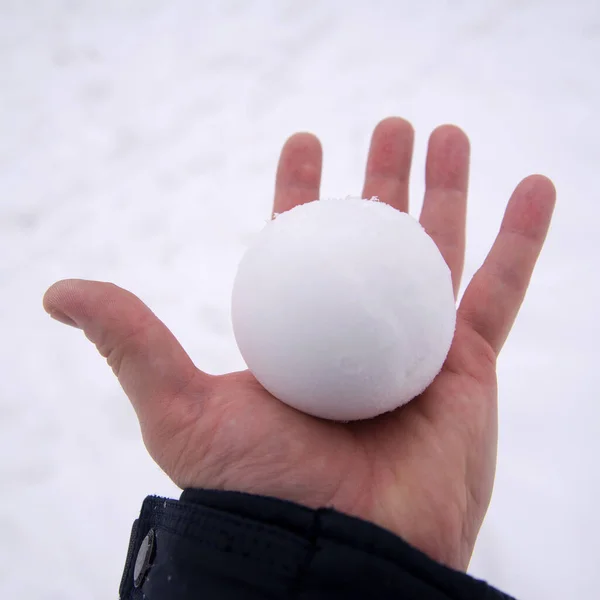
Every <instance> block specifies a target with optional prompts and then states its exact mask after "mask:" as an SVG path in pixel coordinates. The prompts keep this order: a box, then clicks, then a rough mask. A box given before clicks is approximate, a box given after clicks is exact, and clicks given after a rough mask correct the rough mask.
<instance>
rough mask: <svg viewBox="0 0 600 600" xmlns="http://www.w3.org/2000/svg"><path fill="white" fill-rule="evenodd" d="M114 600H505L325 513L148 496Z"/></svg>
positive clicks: (218, 496) (250, 501)
mask: <svg viewBox="0 0 600 600" xmlns="http://www.w3.org/2000/svg"><path fill="white" fill-rule="evenodd" d="M120 597H121V599H122V600H142V599H145V600H159V599H160V600H166V599H169V600H192V599H193V600H198V599H200V598H201V599H202V600H233V599H235V600H264V599H270V600H279V599H286V600H287V599H296V600H342V599H343V600H353V599H355V598H356V599H359V598H360V599H361V600H366V599H373V600H378V599H382V600H387V599H389V600H392V599H393V600H398V599H399V598H402V599H403V600H509V599H510V597H509V596H506V595H505V594H502V593H501V592H499V591H497V590H495V589H494V588H492V587H490V586H489V585H487V584H486V583H485V582H483V581H479V580H476V579H473V578H472V577H469V576H468V575H465V574H464V573H460V572H458V571H454V570H452V569H449V568H447V567H444V566H442V565H440V564H438V563H436V562H435V561H433V560H431V559H430V558H428V557H427V556H425V555H424V554H423V553H421V552H419V551H418V550H416V549H415V548H413V547H411V546H410V545H408V544H407V543H406V542H404V541H403V540H402V539H400V538H399V537H397V536H395V535H394V534H392V533H391V532H389V531H387V530H385V529H382V528H380V527H377V526H376V525H373V524H371V523H368V522H366V521H362V520H360V519H357V518H354V517H350V516H347V515H344V514H342V513H339V512H337V511H335V510H333V509H329V508H322V509H318V510H311V509H308V508H306V507H304V506H300V505H298V504H294V503H292V502H286V501H283V500H278V499H275V498H267V497H263V496H254V495H250V494H244V493H238V492H219V491H213V490H186V491H184V492H183V494H182V495H181V498H180V500H178V501H176V500H168V499H165V498H158V497H155V496H150V497H148V498H146V500H145V501H144V503H143V506H142V510H141V513H140V516H139V518H138V519H137V520H136V522H135V523H134V526H133V530H132V534H131V540H130V544H129V551H128V553H127V560H126V564H125V569H124V573H123V579H122V581H121V587H120Z"/></svg>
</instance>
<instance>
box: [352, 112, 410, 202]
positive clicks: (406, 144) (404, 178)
mask: <svg viewBox="0 0 600 600" xmlns="http://www.w3.org/2000/svg"><path fill="white" fill-rule="evenodd" d="M413 143H414V131H413V128H412V125H411V124H410V123H409V122H408V121H405V120H404V119H400V118H398V117H390V118H388V119H385V120H383V121H381V123H379V125H377V127H375V131H373V136H372V138H371V147H370V149H369V157H368V159H367V171H366V174H365V185H364V188H363V198H367V199H368V198H372V197H373V196H377V197H378V198H379V200H381V201H382V202H385V203H386V204H390V205H391V206H393V207H394V208H397V209H398V210H401V211H403V212H408V182H409V178H410V165H411V162H412V154H413Z"/></svg>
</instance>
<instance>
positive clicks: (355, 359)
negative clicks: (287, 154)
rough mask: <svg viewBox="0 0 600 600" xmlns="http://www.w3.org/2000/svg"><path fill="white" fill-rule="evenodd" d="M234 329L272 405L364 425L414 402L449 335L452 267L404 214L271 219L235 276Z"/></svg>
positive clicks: (301, 214)
mask: <svg viewBox="0 0 600 600" xmlns="http://www.w3.org/2000/svg"><path fill="white" fill-rule="evenodd" d="M231 312H232V325H233V331H234V334H235V339H236V342H237V345H238V348H239V350H240V352H241V354H242V357H243V358H244V360H245V362H246V364H247V365H248V368H249V369H250V371H252V373H253V374H254V376H255V377H256V378H257V379H258V381H260V383H261V384H262V385H263V386H264V387H265V388H266V389H267V390H269V392H271V393H272V394H273V395H274V396H276V397H277V398H279V399H280V400H282V401H283V402H285V403H286V404H289V405H290V406H293V407H294V408H297V409H298V410H301V411H303V412H305V413H308V414H311V415H314V416H317V417H321V418H324V419H332V420H337V421H353V420H357V419H370V418H372V417H375V416H377V415H380V414H382V413H384V412H388V411H390V410H394V409H395V408H398V407H399V406H402V405H403V404H406V403H407V402H409V401H410V400H412V399H413V398H414V397H415V396H417V395H419V394H420V393H421V392H422V391H423V390H424V389H425V388H426V387H427V386H428V385H429V384H430V383H431V382H432V381H433V379H434V377H435V376H436V375H437V374H438V373H439V372H440V369H441V368H442V365H443V363H444V361H445V360H446V356H447V354H448V350H449V349H450V344H451V342H452V338H453V335H454V327H455V323H456V310H455V305H454V292H453V289H452V278H451V275H450V269H449V268H448V265H447V264H446V262H445V261H444V258H443V257H442V255H441V253H440V251H439V250H438V248H437V246H436V245H435V242H434V241H433V240H432V239H431V238H430V237H429V235H427V233H426V232H425V230H424V229H423V227H422V226H421V225H420V224H419V222H418V221H417V220H416V219H414V218H413V217H412V216H410V215H408V214H406V213H402V212H400V211H399V210H396V209H395V208H392V207H391V206H389V205H388V204H384V203H383V202H377V201H373V200H361V199H360V198H342V199H337V200H335V199H334V200H323V201H313V202H308V203H306V204H303V205H301V206H296V207H295V208H293V209H292V210H289V211H287V212H285V213H283V214H281V215H279V216H278V217H277V218H276V219H275V220H272V221H270V222H269V223H268V224H267V225H266V226H265V227H264V228H263V229H262V231H261V232H260V234H259V235H257V236H256V239H255V241H254V243H253V244H252V245H251V246H250V248H249V249H248V250H247V251H246V253H245V254H244V256H243V258H242V261H241V263H240V266H239V267H238V270H237V273H236V276H235V281H234V284H233V293H232V309H231Z"/></svg>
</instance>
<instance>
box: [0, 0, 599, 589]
mask: <svg viewBox="0 0 600 600" xmlns="http://www.w3.org/2000/svg"><path fill="white" fill-rule="evenodd" d="M599 65H600V5H599V4H598V3H597V2H595V1H594V0H589V1H586V0H578V1H577V2H572V3H570V4H569V3H567V2H563V1H560V2H558V1H556V2H555V1H550V0H539V1H534V0H529V1H527V0H520V1H519V0H485V1H479V0H456V1H454V2H449V1H442V0H439V1H435V0H428V1H421V2H415V1H413V0H410V1H409V0H389V1H383V0H370V1H360V0H354V1H342V0H339V1H335V0H329V1H321V2H317V1H316V0H313V1H307V0H302V1H300V0H287V1H286V2H283V1H277V2H276V1H275V0H273V1H270V2H267V1H263V2H259V1H254V2H250V1H241V0H238V1H227V2H226V1H222V2H213V3H209V2H206V3H204V2H199V1H196V0H187V1H186V0H181V1H174V2H173V1H171V2H169V1H168V0H129V1H124V0H111V1H103V2H99V1H98V2H93V0H87V1H77V0H64V1H59V0H48V1H46V0H29V1H28V2H21V1H19V0H13V1H11V0H0V256H1V259H0V286H1V292H2V293H1V295H0V332H1V333H2V338H3V340H4V343H3V344H2V345H1V346H0V364H1V365H2V366H1V369H2V371H1V372H2V377H1V378H0V481H1V482H2V484H1V487H0V489H1V491H2V493H1V494H0V531H1V532H2V533H1V535H0V596H1V597H2V598H15V599H17V598H18V599H25V600H29V599H35V600H59V599H60V600H75V599H76V600H84V599H85V600H87V599H93V600H96V599H98V600H100V599H102V600H104V599H106V598H114V597H115V596H116V589H117V586H118V580H119V577H120V573H121V568H122V564H123V560H124V557H125V552H126V545H127V541H128V536H129V530H130V525H131V522H132V521H133V519H134V518H135V517H136V514H137V511H138V510H139V507H140V503H141V501H142V499H143V498H144V496H145V495H146V494H148V493H158V494H166V495H171V496H173V495H176V494H177V490H176V489H175V488H174V486H173V485H172V484H171V483H170V482H169V481H168V480H167V479H166V477H165V476H164V475H163V474H162V473H161V472H160V471H159V470H158V468H157V467H155V466H154V464H153V463H152V461H151V460H150V458H149V457H148V456H147V454H146V452H145V450H144V447H143V445H142V442H141V440H140V436H139V432H138V426H137V423H136V420H135V418H134V414H133V411H132V409H131V408H130V406H129V404H128V402H127V400H126V398H125V397H124V396H123V394H122V392H121V391H120V388H119V387H118V385H117V383H116V382H115V381H114V379H113V377H112V374H111V373H110V370H109V369H108V368H107V367H106V365H105V364H104V363H103V361H102V360H101V359H100V358H99V357H98V356H97V355H96V352H95V350H94V348H93V347H92V346H91V345H90V344H89V343H88V342H87V340H85V339H84V337H83V336H82V335H81V334H80V333H78V332H76V331H74V330H72V329H70V328H67V327H63V326H59V325H58V324H56V323H54V322H52V321H51V320H50V319H49V318H48V317H47V316H46V315H45V313H44V312H43V310H42V308H41V297H42V294H43V292H44V290H45V289H46V287H47V286H48V285H49V284H51V283H52V282H53V281H55V280H56V279H59V278H63V277H85V278H94V279H101V280H110V281H114V282H116V283H118V284H120V285H123V286H124V287H127V288H129V289H131V290H133V291H134V292H136V293H137V294H138V295H140V296H141V297H142V298H143V299H144V300H146V301H147V302H148V304H149V305H150V306H151V307H152V308H153V309H154V310H155V311H156V312H157V313H158V314H159V316H161V317H162V318H163V319H164V320H165V321H166V322H167V323H168V324H169V325H170V326H171V328H172V329H173V330H174V331H175V333H176V334H177V335H178V336H179V337H180V339H182V341H183V342H184V345H185V346H186V348H187V349H188V351H189V352H190V353H191V355H192V356H193V358H194V359H195V360H196V361H197V363H198V364H199V365H201V366H202V367H204V368H205V369H207V370H209V371H213V372H224V371H227V370H231V369H237V368H240V367H241V366H242V363H241V359H240V357H239V355H238V353H237V351H236V348H235V344H234V340H233V337H232V332H231V327H230V323H229V313H228V311H229V293H230V287H231V283H232V278H233V274H234V270H235V266H236V262H237V261H238V259H239V258H240V256H241V253H242V252H243V248H244V243H245V241H246V240H247V239H248V236H249V235H250V234H251V233H252V232H254V231H256V230H257V229H258V228H259V227H260V226H261V224H262V223H263V222H264V219H265V218H266V217H267V216H268V211H269V204H270V201H271V196H272V188H273V177H274V169H275V165H276V161H277V157H278V152H279V149H280V147H281V145H282V143H283V141H284V140H285V138H286V137H287V136H288V135H289V134H290V133H292V132H294V131H296V130H303V129H304V130H311V131H313V132H315V133H317V134H318V135H319V136H320V137H321V139H322V141H323V144H324V149H325V172H324V179H323V195H325V196H345V195H348V194H359V193H360V188H361V183H362V181H361V180H362V174H363V167H364V158H365V156H366V150H367V145H368V140H369V137H370V134H371V130H372V128H373V127H374V125H375V124H376V122H377V121H378V120H379V119H381V118H383V117H385V116H388V115H400V116H404V117H406V118H409V119H410V120H412V121H413V123H414V125H415V127H416V130H417V147H416V152H417V154H416V160H415V166H414V172H415V174H416V177H415V178H414V182H413V191H414V199H415V201H414V202H413V209H414V210H415V211H416V210H417V209H418V205H419V204H420V201H419V198H420V196H421V193H422V191H423V183H422V179H423V178H422V171H423V164H424V150H425V143H426V139H427V135H428V133H429V132H430V130H431V129H432V128H433V127H435V126H436V125H438V124H440V123H444V122H454V123H457V124H459V125H461V126H462V127H463V128H464V129H465V130H466V131H467V132H468V133H469V135H470V137H471V140H472V145H473V160H472V183H471V196H470V219H469V232H468V242H469V246H468V256H467V268H466V276H467V279H468V277H469V276H470V275H471V274H472V273H473V272H474V270H475V269H476V268H477V266H478V265H479V264H480V262H481V261H482V259H483V257H484V256H485V253H486V251H487V249H488V247H489V245H490V243H491V241H492V239H493V236H494V235H495V232H496V230H497V227H498V225H499V220H500V217H501V215H502V211H503V208H504V205H505V202H506V200H507V198H508V195H509V194H510V192H511V190H512V188H513V187H514V185H515V184H516V183H517V182H518V181H519V179H520V178H522V177H523V176H525V175H527V174H529V173H533V172H542V173H545V174H547V175H549V176H550V177H552V178H553V179H554V181H555V183H556V185H557V188H558V193H559V204H558V207H557V211H556V214H555V221H554V224H553V227H552V230H551V233H550V236H549V240H548V243H547V247H546V248H545V250H544V253H543V255H542V258H541V260H540V263H539V267H538V269H537V271H536V274H535V277H534V280H533V283H532V286H531V288H530V293H529V296H528V298H527V300H526V303H525V305H524V307H523V310H522V313H521V316H520V318H519V320H518V322H517V325H516V328H515V330H514V333H513V335H512V337H511V339H510V341H509V343H508V344H507V345H506V347H505V349H504V353H503V355H502V358H501V360H500V427H501V434H500V449H499V463H498V477H497V482H496V488H495V493H494V498H493V501H492V505H491V507H490V511H489V514H488V518H487V521H486V523H485V525H484V528H483V531H482V533H481V537H480V540H479V544H478V547H477V550H476V554H475V557H474V559H473V562H472V564H471V572H472V573H473V574H474V575H477V576H479V577H483V578H487V579H488V580H490V581H491V582H492V583H493V584H495V585H498V586H500V587H502V588H504V589H505V590H506V591H509V592H511V593H512V594H514V595H516V596H518V597H519V598H527V599H531V600H536V599H545V600H554V599H555V600H559V599H561V600H562V599H564V598H592V597H597V596H598V590H597V564H598V559H599V558H600V517H599V516H598V515H599V511H598V508H597V507H598V501H599V500H600V470H599V468H598V461H597V456H598V452H600V436H599V435H598V434H599V432H600V403H599V402H598V389H599V388H600V369H599V368H598V362H599V359H600V351H599V344H598V339H599V337H600V330H599V329H600V325H599V323H600V321H599V319H598V317H597V308H598V303H599V301H600V294H599V289H600V286H599V284H598V269H597V267H595V266H594V263H595V260H594V258H593V257H594V255H595V256H596V257H598V256H600V243H599V234H598V219H599V218H600V208H599V206H600V197H599V192H598V164H599V162H600V146H599V144H598V139H599V137H600V119H599V118H598V113H597V110H598V106H599V105H600V80H599V79H598V76H597V75H598V68H599Z"/></svg>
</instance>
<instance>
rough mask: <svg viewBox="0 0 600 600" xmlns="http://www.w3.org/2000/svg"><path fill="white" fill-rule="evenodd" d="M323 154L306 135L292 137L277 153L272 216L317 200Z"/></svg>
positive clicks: (317, 145)
mask: <svg viewBox="0 0 600 600" xmlns="http://www.w3.org/2000/svg"><path fill="white" fill-rule="evenodd" d="M322 163H323V151H322V149H321V142H319V140H318V139H317V138H316V137H315V136H314V135H312V134H310V133H296V134H295V135H293V136H292V137H290V138H289V139H288V141H287V142H286V143H285V144H284V146H283V149H282V150H281V156H280V158H279V165H278V166H277V176H276V178H275V202H274V203H273V213H274V214H279V213H282V212H285V211H286V210H290V209H291V208H294V206H298V205H299V204H306V203H307V202H312V201H313V200H317V199H318V198H319V188H320V187H321V167H322Z"/></svg>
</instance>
